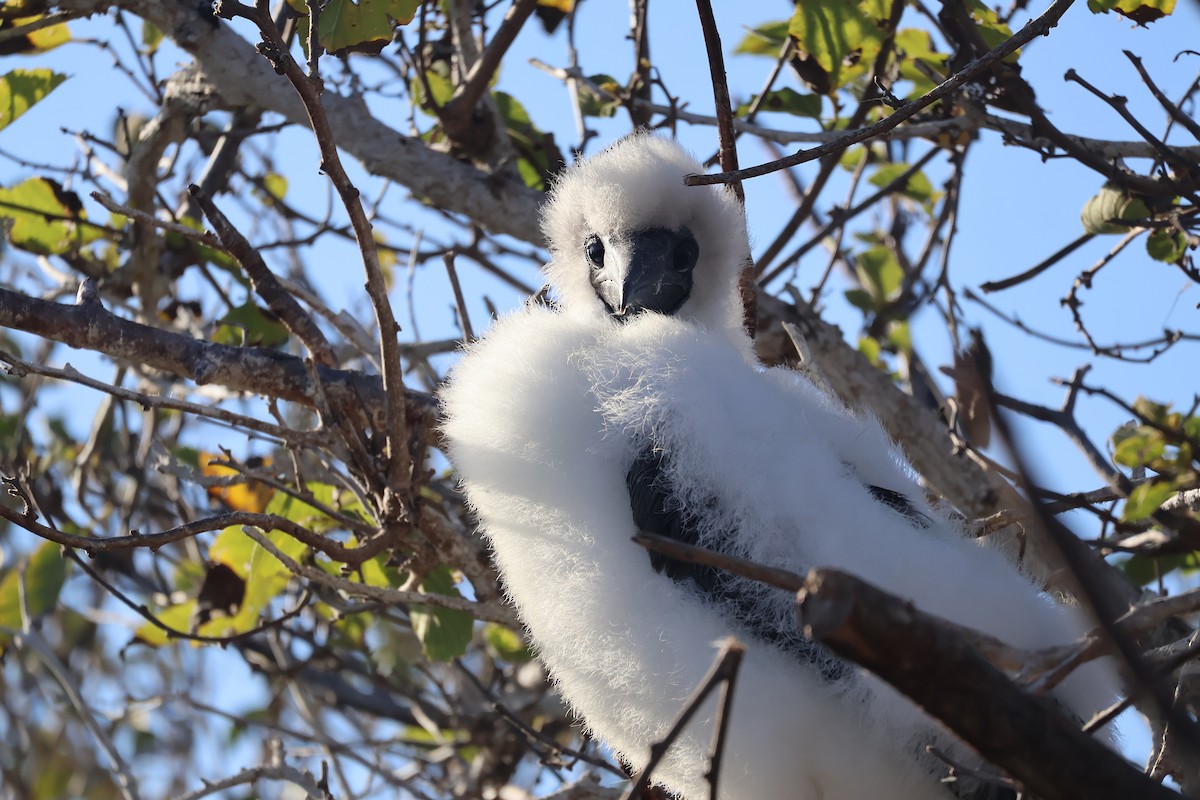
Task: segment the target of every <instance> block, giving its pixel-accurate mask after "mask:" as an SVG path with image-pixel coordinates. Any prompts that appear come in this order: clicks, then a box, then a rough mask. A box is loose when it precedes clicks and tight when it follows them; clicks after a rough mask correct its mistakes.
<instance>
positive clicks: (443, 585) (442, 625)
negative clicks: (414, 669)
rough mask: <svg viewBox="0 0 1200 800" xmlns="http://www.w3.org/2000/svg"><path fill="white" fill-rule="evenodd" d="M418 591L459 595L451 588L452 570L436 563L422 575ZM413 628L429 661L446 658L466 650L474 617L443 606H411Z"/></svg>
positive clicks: (410, 616)
mask: <svg viewBox="0 0 1200 800" xmlns="http://www.w3.org/2000/svg"><path fill="white" fill-rule="evenodd" d="M421 591H423V592H426V593H434V594H444V595H449V596H451V597H459V596H460V595H459V593H458V590H457V589H456V588H454V574H453V573H452V572H451V571H450V568H449V567H444V566H443V567H438V568H437V569H435V570H433V571H432V572H430V573H429V574H428V575H426V576H425V582H424V583H422V584H421ZM409 618H410V619H411V620H412V627H413V632H414V633H416V634H417V638H418V639H420V640H421V647H422V648H423V649H424V650H425V657H426V658H428V659H429V660H430V661H449V660H451V659H454V658H458V657H459V656H461V655H462V654H463V653H465V652H467V645H469V644H470V643H471V635H472V633H473V631H474V627H475V621H474V619H472V617H471V615H470V614H468V613H466V612H464V611H451V610H449V609H445V608H433V607H429V606H413V607H412V610H411V611H410V612H409Z"/></svg>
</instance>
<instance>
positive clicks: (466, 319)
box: [442, 250, 475, 342]
mask: <svg viewBox="0 0 1200 800" xmlns="http://www.w3.org/2000/svg"><path fill="white" fill-rule="evenodd" d="M454 256H455V253H454V251H453V250H451V251H449V252H447V253H445V254H443V255H442V261H443V262H445V264H446V274H447V275H448V276H449V277H450V288H451V289H452V290H453V291H454V306H455V308H457V309H458V321H459V324H461V325H462V332H463V340H464V341H466V342H473V341H475V330H474V329H473V328H472V327H471V317H470V316H469V315H468V314H467V301H466V299H464V298H463V292H462V286H461V285H459V282H458V272H457V271H456V270H455V269H454Z"/></svg>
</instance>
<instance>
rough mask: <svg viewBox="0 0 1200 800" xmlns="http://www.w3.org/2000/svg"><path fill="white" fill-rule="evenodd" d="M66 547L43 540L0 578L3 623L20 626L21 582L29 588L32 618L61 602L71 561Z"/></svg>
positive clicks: (1, 638) (0, 644)
mask: <svg viewBox="0 0 1200 800" xmlns="http://www.w3.org/2000/svg"><path fill="white" fill-rule="evenodd" d="M61 550H62V548H61V547H60V546H59V545H57V544H55V543H54V542H43V543H42V544H41V545H39V546H38V548H37V549H36V550H34V551H33V553H31V554H30V556H29V557H28V558H27V559H25V560H24V561H23V562H21V563H20V564H17V565H13V566H11V567H9V568H8V570H7V571H6V572H5V573H4V577H3V578H2V579H0V627H4V628H10V629H12V630H20V629H21V627H22V617H21V602H22V598H21V584H22V582H24V585H25V586H24V589H25V597H24V602H25V613H26V614H27V615H28V617H29V618H30V619H36V618H37V617H39V616H41V615H42V614H45V613H46V612H47V611H49V610H50V609H52V608H54V606H55V605H56V604H57V603H58V594H59V592H60V591H61V590H62V586H63V582H64V581H66V579H67V562H66V561H65V560H64V559H63V557H62V553H61ZM9 641H10V638H9V636H8V634H6V633H3V632H0V652H3V648H4V647H5V646H6V645H7V644H8V642H9Z"/></svg>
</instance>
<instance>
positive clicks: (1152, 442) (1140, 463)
mask: <svg viewBox="0 0 1200 800" xmlns="http://www.w3.org/2000/svg"><path fill="white" fill-rule="evenodd" d="M1115 444H1116V446H1115V447H1114V449H1113V456H1112V458H1113V461H1115V462H1116V463H1118V464H1120V465H1122V466H1125V467H1144V466H1146V465H1147V464H1149V463H1150V462H1151V461H1153V460H1154V459H1156V458H1158V457H1159V456H1161V455H1162V454H1163V451H1164V449H1165V447H1166V442H1164V441H1163V436H1162V434H1161V433H1159V432H1158V431H1156V430H1154V429H1153V428H1146V427H1141V428H1138V429H1137V431H1136V432H1133V433H1131V434H1129V435H1128V436H1125V437H1123V438H1122V439H1121V440H1120V441H1119V442H1116V443H1115Z"/></svg>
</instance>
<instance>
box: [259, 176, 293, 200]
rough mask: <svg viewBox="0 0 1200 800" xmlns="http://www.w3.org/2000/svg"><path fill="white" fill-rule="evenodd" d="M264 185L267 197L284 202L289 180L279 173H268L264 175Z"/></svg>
mask: <svg viewBox="0 0 1200 800" xmlns="http://www.w3.org/2000/svg"><path fill="white" fill-rule="evenodd" d="M262 183H263V189H265V190H266V192H267V195H268V196H270V197H272V198H274V199H276V200H283V198H284V196H285V195H286V194H287V189H288V179H287V178H285V177H284V176H283V175H280V174H279V173H278V172H268V173H267V174H266V175H263V180H262Z"/></svg>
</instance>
